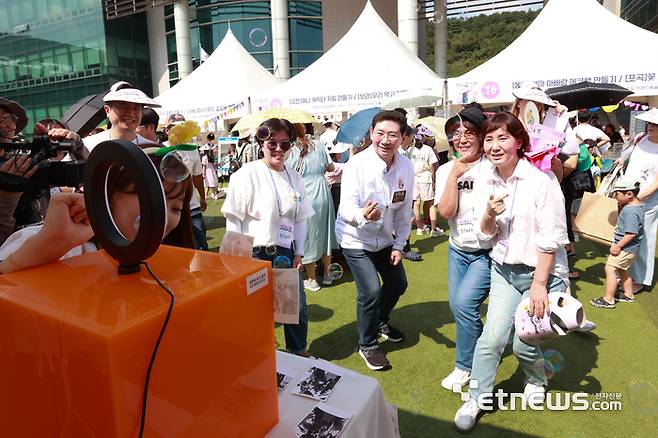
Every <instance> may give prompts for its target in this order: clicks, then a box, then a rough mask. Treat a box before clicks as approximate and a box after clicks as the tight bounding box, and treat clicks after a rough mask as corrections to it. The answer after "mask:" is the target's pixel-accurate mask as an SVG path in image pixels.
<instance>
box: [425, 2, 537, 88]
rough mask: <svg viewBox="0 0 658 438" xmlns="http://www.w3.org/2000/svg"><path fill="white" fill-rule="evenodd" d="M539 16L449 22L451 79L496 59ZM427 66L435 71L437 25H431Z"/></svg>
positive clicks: (494, 16)
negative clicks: (435, 34)
mask: <svg viewBox="0 0 658 438" xmlns="http://www.w3.org/2000/svg"><path fill="white" fill-rule="evenodd" d="M537 14H539V11H528V12H502V13H497V14H492V15H476V16H474V17H470V18H450V19H449V20H448V76H449V77H455V76H460V75H462V74H464V73H466V72H468V71H470V70H472V69H474V68H475V67H477V66H478V65H480V64H482V63H483V62H485V61H487V60H489V59H491V58H493V57H494V56H496V55H497V54H498V53H500V52H501V51H502V50H503V49H504V48H506V47H507V46H509V45H510V44H511V43H512V41H514V40H515V39H516V38H517V37H518V36H519V35H521V34H522V33H523V31H525V30H526V28H527V27H528V26H529V25H530V23H531V22H532V20H534V19H535V17H537ZM519 62H522V60H519ZM427 65H428V66H430V68H432V69H434V23H433V22H429V21H428V23H427ZM510 68H513V66H510Z"/></svg>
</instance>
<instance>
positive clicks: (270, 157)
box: [222, 118, 313, 355]
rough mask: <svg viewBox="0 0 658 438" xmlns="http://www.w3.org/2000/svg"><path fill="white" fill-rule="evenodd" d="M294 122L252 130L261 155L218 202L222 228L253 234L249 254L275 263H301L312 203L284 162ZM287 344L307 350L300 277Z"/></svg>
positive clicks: (293, 349)
mask: <svg viewBox="0 0 658 438" xmlns="http://www.w3.org/2000/svg"><path fill="white" fill-rule="evenodd" d="M294 139H295V128H294V127H293V125H292V124H291V123H290V122H289V121H287V120H285V119H276V118H275V119H268V120H266V121H264V122H263V123H261V124H260V126H259V127H258V128H257V130H256V141H257V142H258V145H259V146H260V148H261V153H262V154H263V158H262V159H260V160H257V161H252V162H249V163H246V164H244V165H243V166H242V167H241V168H240V170H238V171H237V172H235V173H234V174H233V175H232V176H231V179H230V181H229V187H228V194H227V195H226V200H225V201H224V205H223V206H222V213H223V214H224V216H225V217H226V231H235V232H238V233H242V234H247V235H249V236H252V237H253V238H254V248H253V257H255V258H258V259H261V260H266V261H269V262H272V264H273V265H274V267H278V268H291V267H292V268H298V269H301V268H302V257H303V256H304V237H305V234H306V219H308V218H309V217H311V216H312V215H313V207H312V206H311V204H310V202H309V201H308V199H307V198H306V193H305V189H304V182H303V181H302V177H301V176H300V175H299V173H297V172H296V171H295V170H294V169H292V168H291V167H290V166H287V165H286V163H285V156H286V152H288V150H290V148H291V147H292V142H293V140H294ZM283 328H284V333H285V338H286V349H287V350H288V351H289V352H291V353H294V354H300V355H305V354H306V337H307V334H308V318H307V314H306V295H305V294H304V288H303V286H302V283H301V280H300V290H299V324H284V327H283Z"/></svg>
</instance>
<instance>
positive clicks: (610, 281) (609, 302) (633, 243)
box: [590, 177, 644, 309]
mask: <svg viewBox="0 0 658 438" xmlns="http://www.w3.org/2000/svg"><path fill="white" fill-rule="evenodd" d="M612 190H613V192H614V194H615V198H616V199H617V203H618V204H619V207H620V208H621V210H620V212H619V217H618V218H617V226H616V227H615V237H614V241H615V243H613V244H612V246H611V247H610V255H609V256H608V260H607V261H606V263H605V295H604V296H602V297H599V298H594V299H592V300H591V301H590V304H591V305H592V306H594V307H599V308H603V309H614V308H615V306H616V304H615V301H619V302H626V303H632V302H634V301H635V297H634V294H633V279H632V278H631V277H630V276H629V275H628V273H627V271H628V268H630V267H631V264H633V260H634V259H635V257H636V255H637V253H638V250H639V249H640V240H642V234H643V228H644V209H643V204H642V203H641V202H640V200H639V199H637V194H638V193H639V191H640V183H638V182H635V181H632V180H629V179H626V178H623V177H622V178H619V179H618V180H617V181H616V182H615V185H614V186H613V188H612ZM616 273H618V274H619V279H620V283H621V285H622V286H623V288H624V293H623V294H619V295H618V296H617V297H615V290H616V288H617V278H616V275H615V274H616Z"/></svg>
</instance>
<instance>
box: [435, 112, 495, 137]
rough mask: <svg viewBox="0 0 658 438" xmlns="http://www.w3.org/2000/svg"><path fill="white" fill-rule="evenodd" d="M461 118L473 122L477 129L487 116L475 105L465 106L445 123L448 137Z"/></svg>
mask: <svg viewBox="0 0 658 438" xmlns="http://www.w3.org/2000/svg"><path fill="white" fill-rule="evenodd" d="M462 120H467V121H469V122H471V123H472V124H474V125H475V126H476V127H477V128H478V129H482V125H484V122H486V121H487V116H486V115H485V114H484V113H483V112H482V110H481V109H479V108H476V107H470V108H466V109H465V110H462V111H461V112H459V114H457V115H456V116H452V117H450V118H449V119H448V121H447V122H446V125H445V131H446V135H447V136H448V137H450V134H451V133H452V131H453V130H454V129H455V127H457V126H459V124H460V123H461V121H462Z"/></svg>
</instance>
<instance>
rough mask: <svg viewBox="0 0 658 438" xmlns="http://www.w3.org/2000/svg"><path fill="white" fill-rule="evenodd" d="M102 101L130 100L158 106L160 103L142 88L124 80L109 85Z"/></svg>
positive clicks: (152, 106) (154, 106) (153, 106)
mask: <svg viewBox="0 0 658 438" xmlns="http://www.w3.org/2000/svg"><path fill="white" fill-rule="evenodd" d="M103 102H130V103H137V104H140V105H146V106H150V107H151V108H160V106H161V105H160V104H159V103H157V102H156V101H155V100H153V99H151V98H150V97H148V96H147V95H146V94H145V93H144V92H143V91H142V90H140V89H138V88H134V87H133V86H132V85H131V84H130V83H128V82H126V81H119V82H117V83H116V84H114V85H112V87H110V91H109V92H108V93H107V94H106V95H105V96H104V97H103Z"/></svg>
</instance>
